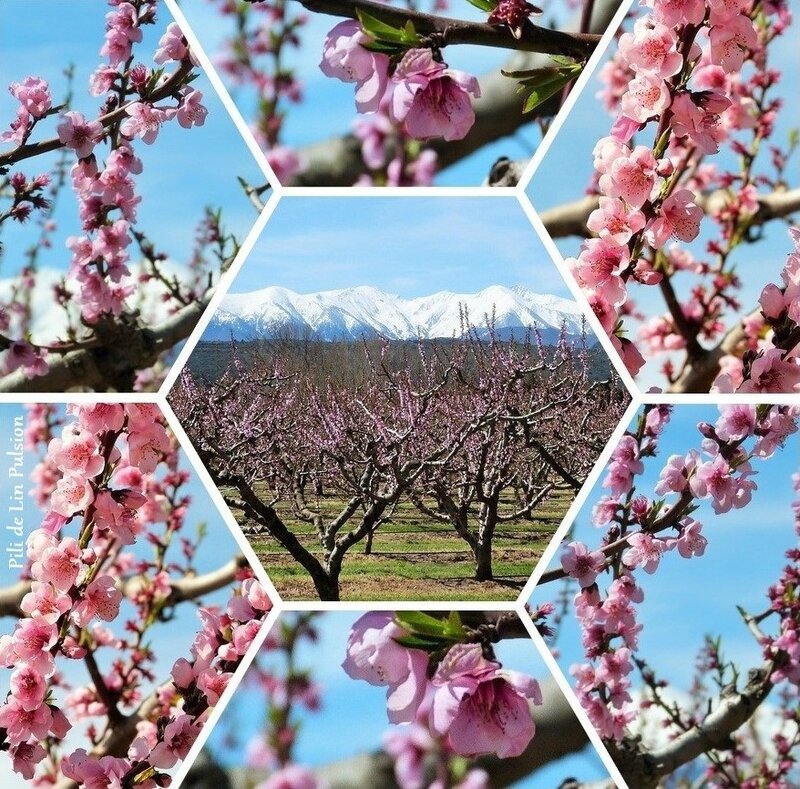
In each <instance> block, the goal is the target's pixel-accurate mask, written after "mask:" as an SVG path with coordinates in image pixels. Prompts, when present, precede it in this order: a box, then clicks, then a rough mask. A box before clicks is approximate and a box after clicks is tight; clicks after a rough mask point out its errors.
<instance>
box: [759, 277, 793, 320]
mask: <svg viewBox="0 0 800 789" xmlns="http://www.w3.org/2000/svg"><path fill="white" fill-rule="evenodd" d="M758 303H759V304H760V305H761V311H762V312H763V313H764V317H765V318H767V319H768V320H777V319H778V318H780V316H781V315H782V314H783V312H784V310H785V309H786V302H785V301H784V298H783V291H782V290H781V289H780V288H779V287H778V286H777V285H775V284H774V283H772V282H770V283H769V284H768V285H766V286H765V287H764V289H763V290H762V291H761V296H759V298H758Z"/></svg>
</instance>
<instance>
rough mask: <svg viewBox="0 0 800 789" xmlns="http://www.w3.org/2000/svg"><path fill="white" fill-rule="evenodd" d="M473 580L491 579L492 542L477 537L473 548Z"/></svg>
mask: <svg viewBox="0 0 800 789" xmlns="http://www.w3.org/2000/svg"><path fill="white" fill-rule="evenodd" d="M473 553H474V554H475V580H476V581H491V580H492V579H493V578H494V576H493V575H492V543H491V540H489V541H488V542H487V541H485V540H483V539H479V540H478V543H477V545H476V546H475V549H474V551H473Z"/></svg>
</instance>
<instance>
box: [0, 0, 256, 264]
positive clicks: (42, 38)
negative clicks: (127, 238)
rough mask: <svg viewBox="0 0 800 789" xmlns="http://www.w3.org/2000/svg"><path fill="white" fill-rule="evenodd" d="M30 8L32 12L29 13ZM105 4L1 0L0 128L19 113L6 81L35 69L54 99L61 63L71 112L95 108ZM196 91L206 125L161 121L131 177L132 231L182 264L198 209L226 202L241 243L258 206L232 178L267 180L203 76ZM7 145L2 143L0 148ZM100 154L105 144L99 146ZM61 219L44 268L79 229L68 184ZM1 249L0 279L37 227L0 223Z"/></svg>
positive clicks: (51, 124)
mask: <svg viewBox="0 0 800 789" xmlns="http://www.w3.org/2000/svg"><path fill="white" fill-rule="evenodd" d="M34 9H35V12H33V11H34ZM108 10H109V9H108V6H107V4H106V3H103V2H99V0H70V2H68V3H67V2H59V1H58V0H3V8H2V25H0V73H1V74H2V82H3V86H2V89H0V124H1V125H2V127H3V130H5V128H6V127H7V125H8V123H10V121H11V119H12V118H13V117H14V113H15V112H16V106H17V104H16V101H15V100H14V99H13V98H12V97H11V95H10V94H9V93H8V91H7V90H6V88H5V86H6V85H8V84H9V83H11V82H16V81H18V80H20V79H22V78H24V77H25V76H27V75H29V74H32V75H36V76H40V77H43V78H45V79H47V80H48V81H49V82H50V86H51V92H52V95H53V101H54V104H55V103H58V102H60V101H61V100H62V98H63V96H64V93H65V89H66V80H65V79H64V77H63V69H64V68H65V67H66V66H67V65H68V64H69V63H73V64H74V65H75V69H76V71H75V83H74V85H75V98H74V102H73V108H74V109H76V110H79V111H81V112H83V113H84V114H87V115H88V114H90V113H96V112H97V109H98V105H99V102H98V99H96V98H95V97H92V96H90V95H89V93H88V78H89V75H90V74H91V73H92V71H94V69H95V68H96V67H97V66H98V65H99V63H100V62H101V58H100V56H99V54H98V52H99V49H100V46H101V45H102V43H103V33H104V30H105V13H106V12H107V11H108ZM171 21H172V18H171V17H170V15H169V12H168V11H167V9H166V7H165V6H164V5H163V4H161V5H160V6H159V19H158V21H157V23H156V24H155V25H150V26H146V27H145V30H144V33H145V37H144V41H143V42H142V44H140V45H139V47H140V48H138V49H137V50H136V51H137V53H138V54H139V57H140V58H141V59H142V60H143V62H145V63H146V65H149V66H153V65H155V64H153V63H152V60H151V58H152V55H153V53H154V52H155V49H156V46H157V42H158V39H159V38H160V36H161V34H162V33H163V31H164V29H165V28H166V26H167V25H168V24H169V22H171ZM194 84H195V87H197V88H198V89H200V90H202V92H203V95H204V103H205V104H206V106H207V108H208V111H209V114H208V118H207V120H206V123H205V125H204V126H203V127H200V128H197V127H195V128H193V129H183V128H181V127H180V126H179V125H178V124H177V123H169V124H167V125H166V126H164V127H163V128H162V130H161V133H160V135H159V139H158V140H156V142H155V144H153V145H152V146H148V145H145V144H143V143H142V142H141V141H137V143H136V150H137V153H138V154H139V156H140V157H141V158H142V160H143V163H144V172H143V173H142V174H141V175H140V176H138V177H137V179H136V180H137V184H138V189H139V192H140V194H142V195H143V201H142V203H141V205H140V207H139V222H138V227H139V228H140V229H142V230H144V231H145V232H147V233H148V234H149V235H150V236H151V238H152V239H153V240H154V241H155V243H156V245H157V246H161V248H163V249H165V251H166V252H168V253H169V254H170V255H171V256H172V257H173V258H176V259H177V260H185V259H186V258H187V257H188V255H189V252H190V250H191V247H192V241H193V233H194V228H195V226H196V223H197V221H198V220H199V219H200V218H202V212H203V208H204V207H205V206H206V205H211V206H212V207H218V206H223V207H224V212H223V221H224V223H225V224H226V225H227V227H228V230H229V231H231V232H234V233H235V234H236V235H237V236H238V237H239V239H240V240H241V239H242V237H243V236H244V234H245V233H246V232H247V230H249V228H250V226H252V224H253V222H254V221H255V212H254V210H253V208H252V206H251V204H250V203H249V201H248V200H247V198H246V197H245V195H244V193H243V192H242V189H241V186H240V185H239V183H238V182H237V180H236V176H238V175H241V176H243V177H245V178H246V179H247V180H248V181H250V182H251V183H262V182H263V181H264V180H265V179H264V176H263V174H262V173H261V170H260V169H259V168H258V166H257V165H256V163H255V160H254V159H253V157H252V154H251V153H250V151H249V150H248V148H247V146H246V145H245V143H244V141H243V140H242V138H241V136H240V135H239V132H238V131H237V130H236V127H235V126H234V124H233V122H232V121H231V119H230V116H229V115H228V113H227V111H226V110H225V108H224V107H223V106H222V103H221V102H220V100H219V98H218V97H217V96H216V94H215V93H214V91H213V89H212V88H211V85H210V83H209V82H208V80H207V79H206V78H205V76H203V75H201V76H200V78H199V79H198V80H196V82H195V83H194ZM55 125H56V119H55V118H51V119H48V120H47V121H46V122H44V123H43V124H42V128H41V129H40V130H39V131H37V132H35V139H43V138H46V137H50V136H53V134H54V132H55ZM8 147H9V146H8V145H2V146H0V150H6V149H7V148H8ZM96 151H97V152H99V151H103V152H105V149H104V148H103V147H102V146H101V147H99V148H98V149H96ZM54 157H55V155H54V154H51V155H48V156H43V157H36V158H34V159H31V160H27V161H26V162H23V163H21V164H20V165H18V168H19V169H22V170H23V172H26V173H31V174H34V173H39V172H44V171H47V169H48V168H49V167H50V166H51V165H52V163H53V162H54V161H55V158H54ZM54 218H55V219H56V221H57V222H58V223H59V225H60V229H59V232H57V234H56V235H55V237H54V248H53V249H52V250H50V251H49V252H48V253H46V254H45V255H43V256H42V258H41V259H40V264H41V265H43V266H52V267H55V268H65V267H66V266H67V264H68V263H69V255H68V252H67V250H66V249H65V248H64V245H63V244H64V239H65V238H66V236H69V235H74V234H77V233H78V232H79V231H80V227H79V224H78V220H77V210H76V207H75V200H74V197H73V196H72V193H71V190H70V188H69V185H67V187H66V188H65V189H64V191H63V192H62V197H61V198H60V203H59V206H58V208H57V210H56V212H55V217H54ZM3 230H4V231H5V232H4V233H3V239H4V241H5V243H6V245H7V248H6V255H5V258H4V259H3V260H2V265H0V277H5V276H8V275H9V274H10V273H13V272H14V271H16V270H17V269H18V267H19V265H20V264H21V263H22V262H23V261H22V251H23V250H24V249H26V248H27V247H28V246H29V245H30V244H31V243H32V242H33V240H34V239H36V238H37V237H38V234H37V231H36V226H35V225H34V224H33V223H29V224H28V225H27V226H23V227H20V226H19V225H17V224H16V223H12V222H6V223H4V225H3Z"/></svg>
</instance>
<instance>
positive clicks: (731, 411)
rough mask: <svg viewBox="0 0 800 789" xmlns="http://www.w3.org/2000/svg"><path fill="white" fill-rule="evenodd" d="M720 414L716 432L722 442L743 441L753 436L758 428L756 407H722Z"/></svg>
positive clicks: (715, 426) (715, 428)
mask: <svg viewBox="0 0 800 789" xmlns="http://www.w3.org/2000/svg"><path fill="white" fill-rule="evenodd" d="M720 412H721V413H720V417H719V419H717V422H716V424H715V425H714V430H715V432H716V434H717V437H718V438H719V439H720V440H721V441H741V440H742V439H744V438H747V437H748V436H751V435H753V431H754V430H755V428H756V407H755V406H754V405H727V406H721V407H720Z"/></svg>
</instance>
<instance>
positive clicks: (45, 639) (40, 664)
mask: <svg viewBox="0 0 800 789" xmlns="http://www.w3.org/2000/svg"><path fill="white" fill-rule="evenodd" d="M57 637H58V631H57V629H56V626H55V625H52V624H48V623H47V622H42V621H36V620H35V619H23V620H21V621H20V622H19V623H18V624H17V628H16V630H15V631H14V636H13V642H12V643H13V647H12V648H13V651H14V653H15V654H16V656H17V658H18V659H19V660H23V661H25V663H26V664H27V665H28V666H29V667H30V668H32V669H34V670H35V671H38V672H39V673H40V674H42V675H44V676H50V675H51V674H52V673H53V665H54V664H53V655H52V654H51V653H50V647H52V646H53V645H54V644H55V643H56V640H57Z"/></svg>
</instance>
